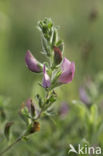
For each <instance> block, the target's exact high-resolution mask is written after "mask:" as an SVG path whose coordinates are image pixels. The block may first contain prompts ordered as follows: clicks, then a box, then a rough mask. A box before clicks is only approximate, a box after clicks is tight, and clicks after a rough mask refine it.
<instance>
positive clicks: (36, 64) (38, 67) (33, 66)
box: [25, 50, 42, 73]
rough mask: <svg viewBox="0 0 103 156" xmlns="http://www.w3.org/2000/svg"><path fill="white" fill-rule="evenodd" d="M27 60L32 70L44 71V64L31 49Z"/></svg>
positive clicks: (26, 57)
mask: <svg viewBox="0 0 103 156" xmlns="http://www.w3.org/2000/svg"><path fill="white" fill-rule="evenodd" d="M25 62H26V65H27V67H28V68H29V70H31V71H32V72H35V73H40V72H41V71H42V65H41V64H40V63H39V62H38V61H37V60H36V59H35V57H34V56H33V55H32V53H31V52H30V51H29V50H28V51H27V53H26V55H25Z"/></svg>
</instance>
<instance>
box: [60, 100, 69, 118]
mask: <svg viewBox="0 0 103 156" xmlns="http://www.w3.org/2000/svg"><path fill="white" fill-rule="evenodd" d="M68 111H69V106H68V104H67V103H66V102H63V103H62V104H61V106H60V110H59V114H60V116H62V117H64V116H65V115H67V114H68Z"/></svg>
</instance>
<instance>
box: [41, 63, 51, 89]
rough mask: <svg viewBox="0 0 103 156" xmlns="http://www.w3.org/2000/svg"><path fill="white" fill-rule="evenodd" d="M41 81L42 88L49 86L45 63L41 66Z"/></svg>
mask: <svg viewBox="0 0 103 156" xmlns="http://www.w3.org/2000/svg"><path fill="white" fill-rule="evenodd" d="M43 76H44V77H43V81H42V86H43V87H44V88H49V87H50V84H51V82H50V77H49V75H48V74H47V72H46V67H45V65H44V67H43Z"/></svg>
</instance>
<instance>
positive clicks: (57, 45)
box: [25, 18, 75, 89]
mask: <svg viewBox="0 0 103 156" xmlns="http://www.w3.org/2000/svg"><path fill="white" fill-rule="evenodd" d="M38 28H39V30H40V31H41V38H42V39H41V40H42V53H43V54H45V56H46V57H48V60H49V62H48V63H45V64H42V63H40V62H39V61H37V59H36V58H35V57H34V56H33V55H32V53H31V52H30V51H29V50H28V51H27V53H26V56H25V62H26V65H27V67H28V68H29V70H30V71H32V72H35V73H41V72H42V73H43V79H42V84H41V86H42V87H44V88H50V89H51V88H52V89H53V88H55V87H57V86H59V85H61V84H67V83H70V82H71V81H72V80H73V78H74V73H75V63H74V62H71V61H69V60H68V59H67V58H65V57H64V58H63V49H64V44H63V41H62V40H59V39H58V33H57V27H55V26H54V25H53V22H52V21H51V19H47V18H45V19H44V20H43V21H40V22H38Z"/></svg>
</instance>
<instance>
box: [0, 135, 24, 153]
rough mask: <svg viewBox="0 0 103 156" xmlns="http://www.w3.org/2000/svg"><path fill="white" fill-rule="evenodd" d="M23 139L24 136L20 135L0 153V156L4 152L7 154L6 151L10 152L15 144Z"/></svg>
mask: <svg viewBox="0 0 103 156" xmlns="http://www.w3.org/2000/svg"><path fill="white" fill-rule="evenodd" d="M21 139H22V137H19V138H18V139H17V140H16V141H15V142H13V143H12V144H11V145H9V146H8V147H7V148H6V149H4V151H2V152H1V153H0V156H2V155H3V154H5V153H6V152H8V151H9V150H10V149H11V148H12V147H13V146H14V145H15V144H17V143H18V142H20V141H21Z"/></svg>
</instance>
